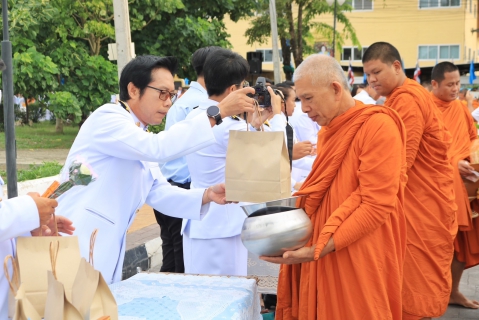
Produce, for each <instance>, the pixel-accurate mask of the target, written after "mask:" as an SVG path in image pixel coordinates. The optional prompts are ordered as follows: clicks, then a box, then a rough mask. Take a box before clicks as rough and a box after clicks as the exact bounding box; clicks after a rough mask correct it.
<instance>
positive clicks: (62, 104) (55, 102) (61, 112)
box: [50, 91, 82, 134]
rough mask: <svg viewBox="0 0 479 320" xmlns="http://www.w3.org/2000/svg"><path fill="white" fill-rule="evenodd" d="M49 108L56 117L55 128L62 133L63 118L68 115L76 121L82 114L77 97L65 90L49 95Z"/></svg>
mask: <svg viewBox="0 0 479 320" xmlns="http://www.w3.org/2000/svg"><path fill="white" fill-rule="evenodd" d="M50 110H51V111H52V112H53V114H54V115H55V118H56V126H55V130H56V132H57V133H61V134H63V120H65V119H67V118H68V117H69V116H70V117H72V119H71V120H72V121H73V122H78V121H79V120H80V118H81V115H82V112H81V109H80V103H79V102H78V100H77V98H75V96H74V95H73V94H71V93H70V92H66V91H57V92H55V93H53V94H51V95H50Z"/></svg>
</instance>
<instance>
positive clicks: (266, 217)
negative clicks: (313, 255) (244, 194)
mask: <svg viewBox="0 0 479 320" xmlns="http://www.w3.org/2000/svg"><path fill="white" fill-rule="evenodd" d="M304 200H305V196H301V197H291V198H286V199H281V200H275V201H269V202H263V203H256V204H250V205H246V206H242V208H243V210H244V211H245V213H246V215H248V218H246V219H245V221H244V223H243V229H242V231H241V240H242V241H243V244H244V246H245V247H246V249H248V251H250V252H252V253H255V254H257V255H260V256H280V255H282V254H283V253H284V252H285V251H290V250H296V249H299V248H301V247H303V246H304V245H305V244H306V243H307V242H308V240H309V238H310V237H311V234H312V233H313V225H312V223H311V220H310V219H309V217H308V216H307V215H306V212H304V210H303V209H302V208H303V204H304Z"/></svg>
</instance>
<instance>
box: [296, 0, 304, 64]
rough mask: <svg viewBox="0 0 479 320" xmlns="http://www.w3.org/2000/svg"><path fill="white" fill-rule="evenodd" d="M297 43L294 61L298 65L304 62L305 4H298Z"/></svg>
mask: <svg viewBox="0 0 479 320" xmlns="http://www.w3.org/2000/svg"><path fill="white" fill-rule="evenodd" d="M296 30H297V36H296V39H297V45H296V56H295V57H294V63H295V65H296V67H298V66H299V65H300V64H301V62H303V5H302V4H300V5H298V27H297V29H296Z"/></svg>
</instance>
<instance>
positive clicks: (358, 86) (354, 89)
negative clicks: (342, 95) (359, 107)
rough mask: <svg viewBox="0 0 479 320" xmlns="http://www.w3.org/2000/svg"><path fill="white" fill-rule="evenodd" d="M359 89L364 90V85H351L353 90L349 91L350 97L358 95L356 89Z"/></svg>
mask: <svg viewBox="0 0 479 320" xmlns="http://www.w3.org/2000/svg"><path fill="white" fill-rule="evenodd" d="M359 88H361V89H364V88H366V85H364V84H355V85H353V89H352V90H351V95H352V96H353V97H354V96H355V95H357V94H358V89H359Z"/></svg>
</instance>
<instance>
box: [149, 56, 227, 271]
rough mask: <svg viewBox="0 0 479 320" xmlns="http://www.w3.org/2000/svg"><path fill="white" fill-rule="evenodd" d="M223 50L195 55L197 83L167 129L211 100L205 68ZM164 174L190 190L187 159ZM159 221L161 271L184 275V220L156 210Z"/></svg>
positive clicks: (166, 168)
mask: <svg viewBox="0 0 479 320" xmlns="http://www.w3.org/2000/svg"><path fill="white" fill-rule="evenodd" d="M217 49H220V47H205V48H200V49H198V50H196V51H195V53H193V56H192V57H191V64H192V66H193V68H194V69H195V71H196V74H197V76H198V78H197V80H196V81H192V82H191V84H190V88H189V89H188V91H186V92H185V93H184V94H183V95H182V96H181V98H179V99H178V100H176V101H175V103H174V104H173V106H172V107H171V108H170V110H168V114H167V115H166V124H165V130H169V129H170V128H171V126H173V125H174V124H176V123H178V122H180V121H183V120H185V118H186V116H187V115H188V114H189V113H190V112H191V110H193V108H195V107H197V106H198V103H199V102H200V101H203V100H205V99H207V98H208V94H207V93H206V87H205V79H204V76H203V65H204V64H205V60H206V58H207V57H208V55H210V54H211V53H213V52H214V51H216V50H217ZM161 173H162V174H163V176H164V177H165V179H166V180H168V182H169V183H170V184H172V185H174V186H178V187H180V188H183V189H190V183H191V178H190V172H189V171H188V166H187V164H186V159H185V157H181V158H178V159H175V160H171V161H168V162H167V163H164V164H163V165H161ZM154 212H155V217H156V221H157V222H158V224H159V225H160V227H161V240H162V244H161V248H162V254H163V264H162V266H161V270H160V271H161V272H176V273H183V272H185V266H184V263H183V236H182V235H181V223H182V222H183V219H181V218H175V217H171V216H167V215H166V214H163V213H161V212H158V211H156V210H154Z"/></svg>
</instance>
